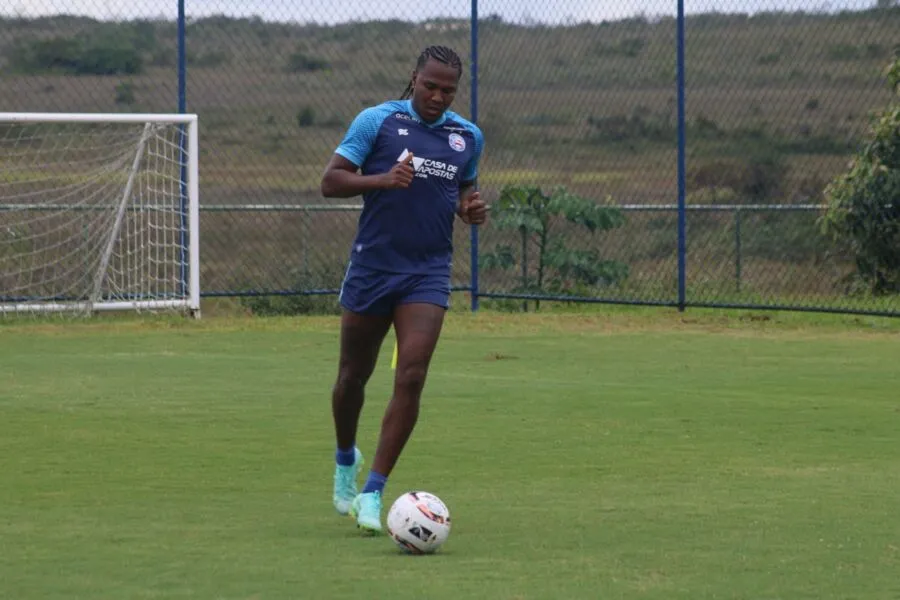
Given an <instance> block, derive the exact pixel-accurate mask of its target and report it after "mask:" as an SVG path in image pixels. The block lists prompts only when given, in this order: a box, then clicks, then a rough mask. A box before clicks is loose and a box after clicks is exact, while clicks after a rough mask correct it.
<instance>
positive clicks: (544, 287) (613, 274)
mask: <svg viewBox="0 0 900 600" xmlns="http://www.w3.org/2000/svg"><path fill="white" fill-rule="evenodd" d="M491 214H492V217H491V219H492V224H493V226H494V227H496V228H497V229H500V230H514V231H517V232H518V233H519V235H520V239H521V245H520V248H519V249H518V250H517V249H516V248H514V247H513V246H510V245H502V244H501V245H498V246H496V247H495V248H494V249H493V250H492V251H490V252H486V253H484V254H482V255H481V259H480V263H481V268H483V269H485V270H503V271H506V270H510V269H512V268H514V267H516V266H518V267H519V268H520V269H521V282H520V286H519V288H518V289H517V291H518V292H522V293H531V294H553V295H571V296H577V295H583V294H588V293H590V291H591V288H595V287H597V286H603V285H613V284H616V283H618V282H621V281H622V280H624V279H625V278H626V277H627V276H628V266H627V265H625V264H623V263H621V262H618V261H614V260H604V259H602V258H601V257H600V255H599V254H598V252H597V251H596V250H594V249H592V248H575V247H573V246H572V242H573V241H575V240H577V239H583V236H577V237H575V236H570V235H566V232H565V231H564V228H563V227H561V226H560V225H561V224H562V223H568V224H569V225H570V226H575V227H577V228H578V229H579V230H581V231H583V232H585V233H587V234H588V235H590V236H593V235H594V234H596V233H598V232H602V231H608V230H611V229H616V228H618V227H621V226H622V225H624V223H625V216H624V214H623V212H622V210H621V209H620V208H618V207H616V206H613V205H612V204H610V203H609V202H606V203H598V202H596V201H595V200H592V199H590V198H584V197H582V196H578V195H575V194H572V193H570V192H568V191H566V189H565V188H564V187H557V188H555V189H554V190H553V191H552V192H550V193H549V194H548V193H545V192H544V191H543V190H541V188H540V187H538V186H515V185H508V186H506V187H504V188H503V189H502V190H501V192H500V198H499V199H498V201H497V202H496V203H494V204H493V205H492V207H491ZM529 245H533V246H536V247H537V257H536V258H535V259H536V261H537V264H536V265H535V266H534V269H532V268H531V265H529V259H530V257H529V256H528V247H529ZM535 259H532V260H535ZM532 271H533V272H532Z"/></svg>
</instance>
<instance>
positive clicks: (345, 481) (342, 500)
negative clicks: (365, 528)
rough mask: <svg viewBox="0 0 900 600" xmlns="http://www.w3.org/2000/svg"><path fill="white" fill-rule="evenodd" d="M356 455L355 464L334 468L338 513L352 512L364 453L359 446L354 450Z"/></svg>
mask: <svg viewBox="0 0 900 600" xmlns="http://www.w3.org/2000/svg"><path fill="white" fill-rule="evenodd" d="M353 455H354V457H355V459H354V461H353V464H352V465H349V466H343V465H335V468H334V495H333V496H332V502H334V508H335V509H337V511H338V513H340V514H342V515H346V514H349V513H350V505H351V504H353V499H354V498H356V494H357V490H356V477H357V475H359V470H360V468H362V464H363V455H362V452H360V451H359V448H355V449H354V451H353Z"/></svg>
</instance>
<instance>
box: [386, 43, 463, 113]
mask: <svg viewBox="0 0 900 600" xmlns="http://www.w3.org/2000/svg"><path fill="white" fill-rule="evenodd" d="M429 58H430V59H433V60H436V61H438V62H442V63H444V64H445V65H448V66H450V67H453V68H454V69H456V70H457V71H459V76H460V77H462V72H463V66H462V60H461V59H460V58H459V55H458V54H457V53H456V52H454V51H453V50H451V49H450V48H448V47H447V46H428V47H427V48H425V49H424V50H423V51H422V54H420V55H419V60H417V61H416V72H419V71H421V70H422V67H424V66H425V63H427V62H428V59H429ZM412 93H413V80H412V78H410V80H409V83H408V84H407V85H406V89H405V90H403V95H402V96H400V99H401V100H406V99H407V98H409V97H410V96H412Z"/></svg>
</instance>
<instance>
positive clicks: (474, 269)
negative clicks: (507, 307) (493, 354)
mask: <svg viewBox="0 0 900 600" xmlns="http://www.w3.org/2000/svg"><path fill="white" fill-rule="evenodd" d="M470 17H471V23H472V25H471V29H472V41H471V46H472V47H471V54H472V66H471V68H470V69H469V70H470V71H471V77H472V95H471V109H470V112H471V115H470V116H471V117H472V122H473V123H476V124H477V123H478V0H472V14H471V15H470ZM469 230H470V232H471V233H470V242H469V246H470V248H469V255H470V256H471V259H472V260H471V265H470V267H469V268H470V269H471V278H472V281H471V286H470V287H471V288H472V292H471V293H472V312H476V311H477V310H478V226H477V225H470V226H469Z"/></svg>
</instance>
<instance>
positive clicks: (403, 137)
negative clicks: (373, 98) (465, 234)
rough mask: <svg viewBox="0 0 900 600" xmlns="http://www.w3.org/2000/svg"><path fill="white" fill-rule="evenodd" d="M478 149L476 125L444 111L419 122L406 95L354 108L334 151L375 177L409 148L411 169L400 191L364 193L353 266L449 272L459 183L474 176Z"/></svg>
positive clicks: (479, 139) (481, 140) (481, 144)
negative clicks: (408, 180) (434, 118)
mask: <svg viewBox="0 0 900 600" xmlns="http://www.w3.org/2000/svg"><path fill="white" fill-rule="evenodd" d="M483 147H484V137H483V136H482V134H481V130H480V129H478V127H477V126H476V125H475V124H473V123H471V122H469V121H467V120H466V119H464V118H462V117H461V116H459V115H458V114H456V113H454V112H452V111H449V110H448V111H446V112H445V113H444V114H443V116H442V117H441V118H440V119H438V120H437V121H435V122H434V123H425V122H424V121H423V120H422V119H421V118H420V117H419V116H418V115H417V114H416V112H415V110H413V107H412V101H410V100H395V101H390V102H385V103H384V104H380V105H378V106H373V107H371V108H367V109H366V110H364V111H362V112H361V113H359V115H357V117H356V118H355V119H354V120H353V123H352V124H351V125H350V128H349V130H348V131H347V133H346V135H345V136H344V139H343V141H342V142H341V144H340V146H338V148H337V150H336V152H337V154H340V155H341V156H343V157H344V158H346V159H347V160H349V161H350V162H352V163H353V164H355V165H356V166H357V167H359V168H360V169H361V172H362V174H363V175H374V174H378V173H386V172H388V171H390V170H391V168H393V166H394V165H395V164H396V163H397V162H398V161H400V160H404V159H406V158H407V157H408V154H409V153H410V152H412V154H413V167H414V168H415V172H416V173H415V177H413V180H412V182H411V183H410V185H409V187H408V188H406V189H398V190H372V191H370V192H367V193H365V194H364V195H363V210H362V214H361V215H360V217H359V227H358V231H357V234H356V239H355V240H354V242H353V248H352V250H351V253H350V260H351V261H352V262H353V264H358V265H362V266H364V267H369V268H371V269H377V270H380V271H387V272H391V273H418V274H423V275H424V274H435V273H446V272H448V271H449V269H450V261H451V256H452V253H453V221H454V218H455V216H456V209H457V205H458V202H459V188H460V185H462V184H463V183H469V182H472V181H475V178H476V177H477V176H478V161H479V159H480V158H481V152H482V149H483Z"/></svg>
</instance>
